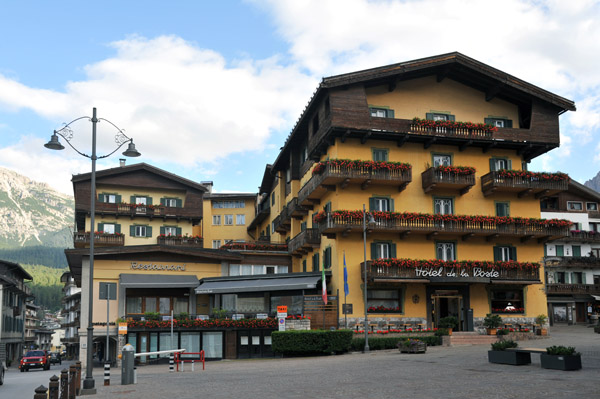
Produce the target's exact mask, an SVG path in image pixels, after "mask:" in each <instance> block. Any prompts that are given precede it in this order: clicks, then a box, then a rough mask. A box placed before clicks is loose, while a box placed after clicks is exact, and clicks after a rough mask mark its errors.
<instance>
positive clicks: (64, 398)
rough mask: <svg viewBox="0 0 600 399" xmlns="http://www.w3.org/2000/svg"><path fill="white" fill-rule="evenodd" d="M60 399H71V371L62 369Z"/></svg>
mask: <svg viewBox="0 0 600 399" xmlns="http://www.w3.org/2000/svg"><path fill="white" fill-rule="evenodd" d="M59 399H69V371H68V370H67V369H62V371H61V372H60V397H59Z"/></svg>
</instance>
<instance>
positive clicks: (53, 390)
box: [48, 375, 58, 399]
mask: <svg viewBox="0 0 600 399" xmlns="http://www.w3.org/2000/svg"><path fill="white" fill-rule="evenodd" d="M48 399H58V377H57V376H55V375H53V376H52V377H50V384H49V385H48Z"/></svg>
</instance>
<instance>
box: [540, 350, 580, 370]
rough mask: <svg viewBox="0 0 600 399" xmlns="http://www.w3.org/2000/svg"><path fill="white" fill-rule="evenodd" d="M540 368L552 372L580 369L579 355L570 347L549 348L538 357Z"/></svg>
mask: <svg viewBox="0 0 600 399" xmlns="http://www.w3.org/2000/svg"><path fill="white" fill-rule="evenodd" d="M540 361H541V364H542V368H544V369H554V370H565V371H566V370H579V369H581V354H580V353H579V352H577V351H576V350H575V348H574V347H572V346H551V347H549V348H546V353H542V354H541V356H540Z"/></svg>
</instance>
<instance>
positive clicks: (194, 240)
mask: <svg viewBox="0 0 600 399" xmlns="http://www.w3.org/2000/svg"><path fill="white" fill-rule="evenodd" d="M156 243H157V244H158V245H176V246H185V247H194V248H203V247H204V240H203V239H202V238H201V237H174V236H158V237H156Z"/></svg>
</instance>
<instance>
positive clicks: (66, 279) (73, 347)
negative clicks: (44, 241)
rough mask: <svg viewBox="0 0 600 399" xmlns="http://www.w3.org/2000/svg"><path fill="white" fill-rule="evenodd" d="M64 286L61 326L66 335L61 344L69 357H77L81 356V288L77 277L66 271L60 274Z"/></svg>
mask: <svg viewBox="0 0 600 399" xmlns="http://www.w3.org/2000/svg"><path fill="white" fill-rule="evenodd" d="M60 281H61V283H63V284H64V286H63V289H62V291H63V299H62V303H63V308H62V311H61V314H62V322H61V327H62V329H64V336H63V337H62V338H61V344H62V346H63V347H64V350H65V352H66V356H67V358H68V359H77V358H78V357H79V327H80V320H81V288H79V287H77V284H76V283H75V279H74V278H73V275H72V274H71V273H70V272H65V273H63V274H62V276H60Z"/></svg>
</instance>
